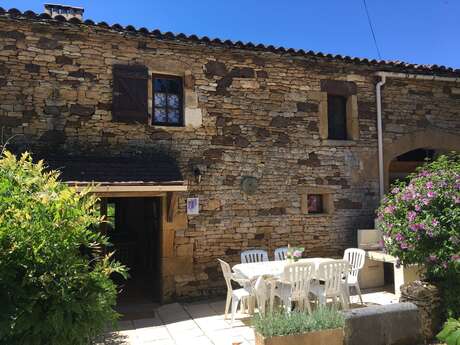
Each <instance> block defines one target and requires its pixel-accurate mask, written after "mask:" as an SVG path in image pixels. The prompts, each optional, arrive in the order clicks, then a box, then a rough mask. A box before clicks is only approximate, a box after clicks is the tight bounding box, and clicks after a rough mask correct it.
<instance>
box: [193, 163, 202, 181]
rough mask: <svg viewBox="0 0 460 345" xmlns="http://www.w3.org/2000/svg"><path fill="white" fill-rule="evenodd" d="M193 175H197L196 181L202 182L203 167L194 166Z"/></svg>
mask: <svg viewBox="0 0 460 345" xmlns="http://www.w3.org/2000/svg"><path fill="white" fill-rule="evenodd" d="M193 176H195V181H196V183H200V182H201V176H202V172H201V169H200V168H199V167H194V168H193Z"/></svg>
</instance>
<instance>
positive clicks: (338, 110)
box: [327, 95, 347, 140]
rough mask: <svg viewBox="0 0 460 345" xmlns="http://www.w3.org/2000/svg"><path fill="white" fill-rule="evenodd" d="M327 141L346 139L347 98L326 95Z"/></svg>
mask: <svg viewBox="0 0 460 345" xmlns="http://www.w3.org/2000/svg"><path fill="white" fill-rule="evenodd" d="M327 122H328V139H335V140H346V139H347V98H346V97H344V96H337V95H327Z"/></svg>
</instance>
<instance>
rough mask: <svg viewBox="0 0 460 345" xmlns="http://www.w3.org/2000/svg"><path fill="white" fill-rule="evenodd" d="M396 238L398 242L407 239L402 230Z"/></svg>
mask: <svg viewBox="0 0 460 345" xmlns="http://www.w3.org/2000/svg"><path fill="white" fill-rule="evenodd" d="M395 240H396V241H398V242H402V241H404V240H405V237H404V236H403V235H402V234H401V233H400V232H398V233H397V234H396V236H395Z"/></svg>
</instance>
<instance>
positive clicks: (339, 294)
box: [310, 260, 350, 310]
mask: <svg viewBox="0 0 460 345" xmlns="http://www.w3.org/2000/svg"><path fill="white" fill-rule="evenodd" d="M349 266H350V264H349V263H348V262H347V261H345V260H334V261H327V262H322V263H320V264H319V266H318V270H317V273H316V276H317V278H318V279H319V280H322V281H324V285H320V284H318V283H317V284H315V285H314V286H312V288H311V290H310V291H311V293H312V294H313V295H315V296H316V297H317V298H318V300H319V303H320V304H322V305H326V302H327V299H328V298H331V299H332V300H333V301H334V303H337V302H340V303H341V304H342V308H343V309H344V310H347V309H348V296H347V292H346V288H347V287H346V285H345V284H344V282H343V277H346V276H347V275H348V271H349Z"/></svg>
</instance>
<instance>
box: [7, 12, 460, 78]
mask: <svg viewBox="0 0 460 345" xmlns="http://www.w3.org/2000/svg"><path fill="white" fill-rule="evenodd" d="M0 16H6V17H10V18H15V19H16V18H20V17H23V18H25V19H28V20H37V18H39V19H40V20H45V21H53V22H57V23H59V22H66V23H70V24H73V25H81V24H82V23H81V21H79V20H78V21H77V20H74V19H73V18H72V19H70V20H66V19H65V18H64V17H63V16H57V17H55V19H52V18H51V16H50V15H48V14H46V13H42V14H40V15H37V14H35V13H34V12H33V11H25V12H24V13H21V11H19V10H18V9H16V8H12V9H10V10H8V11H7V12H6V11H5V9H3V8H2V7H0ZM83 24H84V25H88V26H93V25H97V26H99V27H104V28H109V25H108V24H107V23H106V22H99V23H98V24H95V23H94V21H92V20H89V19H87V20H85V21H84V23H83ZM111 29H113V30H116V31H127V32H131V33H139V34H144V35H152V36H153V37H155V38H157V39H164V40H178V39H181V40H186V41H190V42H198V43H205V44H211V43H212V44H216V45H223V46H228V47H232V48H237V49H248V50H262V51H269V52H273V53H279V54H292V55H304V56H314V57H319V58H324V57H326V58H328V59H333V60H337V61H345V62H349V63H350V62H351V63H357V64H367V65H374V66H388V67H392V69H395V70H397V71H398V72H402V71H403V72H406V73H409V72H410V71H407V70H414V71H417V72H424V73H429V74H434V73H441V74H442V75H453V76H455V77H459V76H460V69H454V68H452V67H446V66H442V65H436V64H435V65H416V64H411V63H406V62H402V61H385V60H375V59H372V60H369V59H367V58H358V57H350V56H342V55H340V54H337V55H332V54H324V53H321V52H314V51H311V50H309V51H308V52H305V51H304V50H303V49H299V50H297V51H296V50H295V49H293V48H285V47H274V46H273V45H268V46H265V45H263V44H255V43H252V42H248V43H243V42H241V41H237V42H233V41H231V40H224V41H223V40H221V39H219V38H214V39H211V38H209V37H206V36H204V37H202V38H199V37H198V36H196V35H190V36H187V35H185V34H182V33H180V34H174V33H172V32H167V33H165V34H162V33H161V31H159V30H153V31H152V32H151V33H149V32H148V30H147V29H145V28H140V29H138V30H137V29H136V28H135V27H134V26H132V25H128V26H126V27H125V28H123V26H121V25H120V24H113V25H112V26H111Z"/></svg>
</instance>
